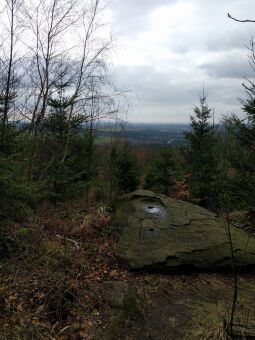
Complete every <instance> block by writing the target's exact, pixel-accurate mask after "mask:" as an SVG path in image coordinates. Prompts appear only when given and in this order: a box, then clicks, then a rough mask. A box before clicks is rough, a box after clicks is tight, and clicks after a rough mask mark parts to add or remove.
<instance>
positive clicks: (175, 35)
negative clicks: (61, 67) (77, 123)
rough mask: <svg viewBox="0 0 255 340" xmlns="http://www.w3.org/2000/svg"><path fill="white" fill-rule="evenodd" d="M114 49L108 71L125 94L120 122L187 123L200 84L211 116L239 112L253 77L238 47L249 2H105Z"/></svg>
mask: <svg viewBox="0 0 255 340" xmlns="http://www.w3.org/2000/svg"><path fill="white" fill-rule="evenodd" d="M108 4H109V5H108V6H109V9H110V15H111V18H112V22H113V27H114V32H115V34H116V35H117V38H118V48H117V49H116V52H115V53H114V56H113V66H112V72H113V74H114V77H115V79H116V82H117V84H118V85H119V86H120V87H122V88H124V89H126V90H130V92H131V93H132V96H131V97H132V105H131V107H130V110H129V115H128V120H129V121H136V122H138V121H139V122H146V121H147V122H148V121H149V122H188V121H189V116H190V114H192V109H193V107H194V105H196V104H197V103H198V96H199V94H201V93H202V87H203V82H204V84H205V91H206V94H207V95H208V103H209V105H210V106H211V107H214V108H215V113H216V116H217V117H220V116H221V114H228V113H230V112H238V111H239V112H240V103H239V102H238V99H237V98H238V97H244V91H243V88H242V82H243V81H244V78H245V77H248V78H253V77H254V74H253V72H252V70H251V67H250V66H249V63H248V57H247V54H248V51H247V48H246V46H248V45H249V41H250V39H251V37H252V35H253V33H254V32H255V24H242V23H237V22H234V21H232V20H230V19H228V18H227V13H228V12H230V13H231V15H232V16H234V17H238V18H244V19H247V18H250V19H255V0H108Z"/></svg>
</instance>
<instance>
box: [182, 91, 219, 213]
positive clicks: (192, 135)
mask: <svg viewBox="0 0 255 340" xmlns="http://www.w3.org/2000/svg"><path fill="white" fill-rule="evenodd" d="M194 114H195V115H194V116H191V117H190V119H191V131H188V132H185V138H186V140H187V142H188V145H187V147H186V148H185V156H186V159H187V165H188V173H189V176H190V181H189V189H190V191H191V196H192V198H193V199H195V200H198V202H200V204H201V205H204V206H209V205H210V202H211V201H212V199H213V197H212V196H213V192H214V188H213V185H214V180H215V174H216V171H217V160H216V156H215V152H214V149H213V147H214V126H213V125H211V124H210V119H211V117H212V109H211V108H209V106H208V104H207V97H206V96H205V94H204V93H203V95H202V96H201V97H200V106H199V107H198V106H195V108H194Z"/></svg>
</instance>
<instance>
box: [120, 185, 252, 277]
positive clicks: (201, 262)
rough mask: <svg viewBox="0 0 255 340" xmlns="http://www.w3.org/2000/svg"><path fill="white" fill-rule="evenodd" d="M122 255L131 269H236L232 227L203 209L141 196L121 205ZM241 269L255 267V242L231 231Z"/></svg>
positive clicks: (150, 194) (139, 192)
mask: <svg viewBox="0 0 255 340" xmlns="http://www.w3.org/2000/svg"><path fill="white" fill-rule="evenodd" d="M114 222H115V224H116V226H117V227H118V228H119V229H120V231H121V237H120V240H119V242H118V244H117V247H116V250H117V253H118V255H119V256H120V257H121V258H122V259H123V260H124V261H125V262H126V263H127V264H128V266H129V267H130V269H133V270H138V269H149V270H156V271H157V270H166V269H167V270H171V269H178V268H180V267H182V268H183V267H190V268H192V267H193V268H203V269H220V268H231V267H232V260H231V250H230V249H231V248H230V241H229V236H228V232H227V229H228V228H227V224H226V221H224V220H223V219H222V218H220V217H218V216H217V215H215V214H214V213H212V212H210V211H208V210H206V209H203V208H201V207H199V206H196V205H193V204H190V203H187V202H183V201H180V200H175V199H172V198H169V197H166V196H164V195H159V194H155V193H153V192H151V191H146V190H137V191H135V192H133V193H130V194H127V195H125V196H123V197H122V198H121V199H120V200H119V201H118V203H117V205H116V214H115V219H114ZM230 231H231V238H232V243H233V249H234V259H235V263H236V264H237V265H241V266H253V265H255V238H254V237H248V235H247V234H246V233H245V232H244V231H243V230H241V229H240V228H236V227H234V226H232V225H230Z"/></svg>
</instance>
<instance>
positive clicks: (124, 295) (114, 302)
mask: <svg viewBox="0 0 255 340" xmlns="http://www.w3.org/2000/svg"><path fill="white" fill-rule="evenodd" d="M104 294H105V295H104V298H105V300H106V301H108V302H109V303H110V305H111V306H112V307H113V311H112V316H111V321H110V324H109V327H108V329H107V330H106V331H105V332H104V333H102V332H99V334H98V337H96V339H100V340H101V339H106V340H115V339H119V338H120V333H121V332H122V330H123V327H124V326H125V323H126V321H127V320H128V319H129V318H130V317H132V316H134V315H135V313H136V312H137V309H138V295H137V290H136V289H135V288H134V287H133V286H131V285H130V284H128V283H127V282H124V281H108V282H104Z"/></svg>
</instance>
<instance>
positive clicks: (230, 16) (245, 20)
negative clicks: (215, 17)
mask: <svg viewBox="0 0 255 340" xmlns="http://www.w3.org/2000/svg"><path fill="white" fill-rule="evenodd" d="M228 18H229V19H232V20H234V21H237V22H253V23H255V20H249V19H244V20H240V19H236V18H234V17H232V15H230V14H229V13H228Z"/></svg>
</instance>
